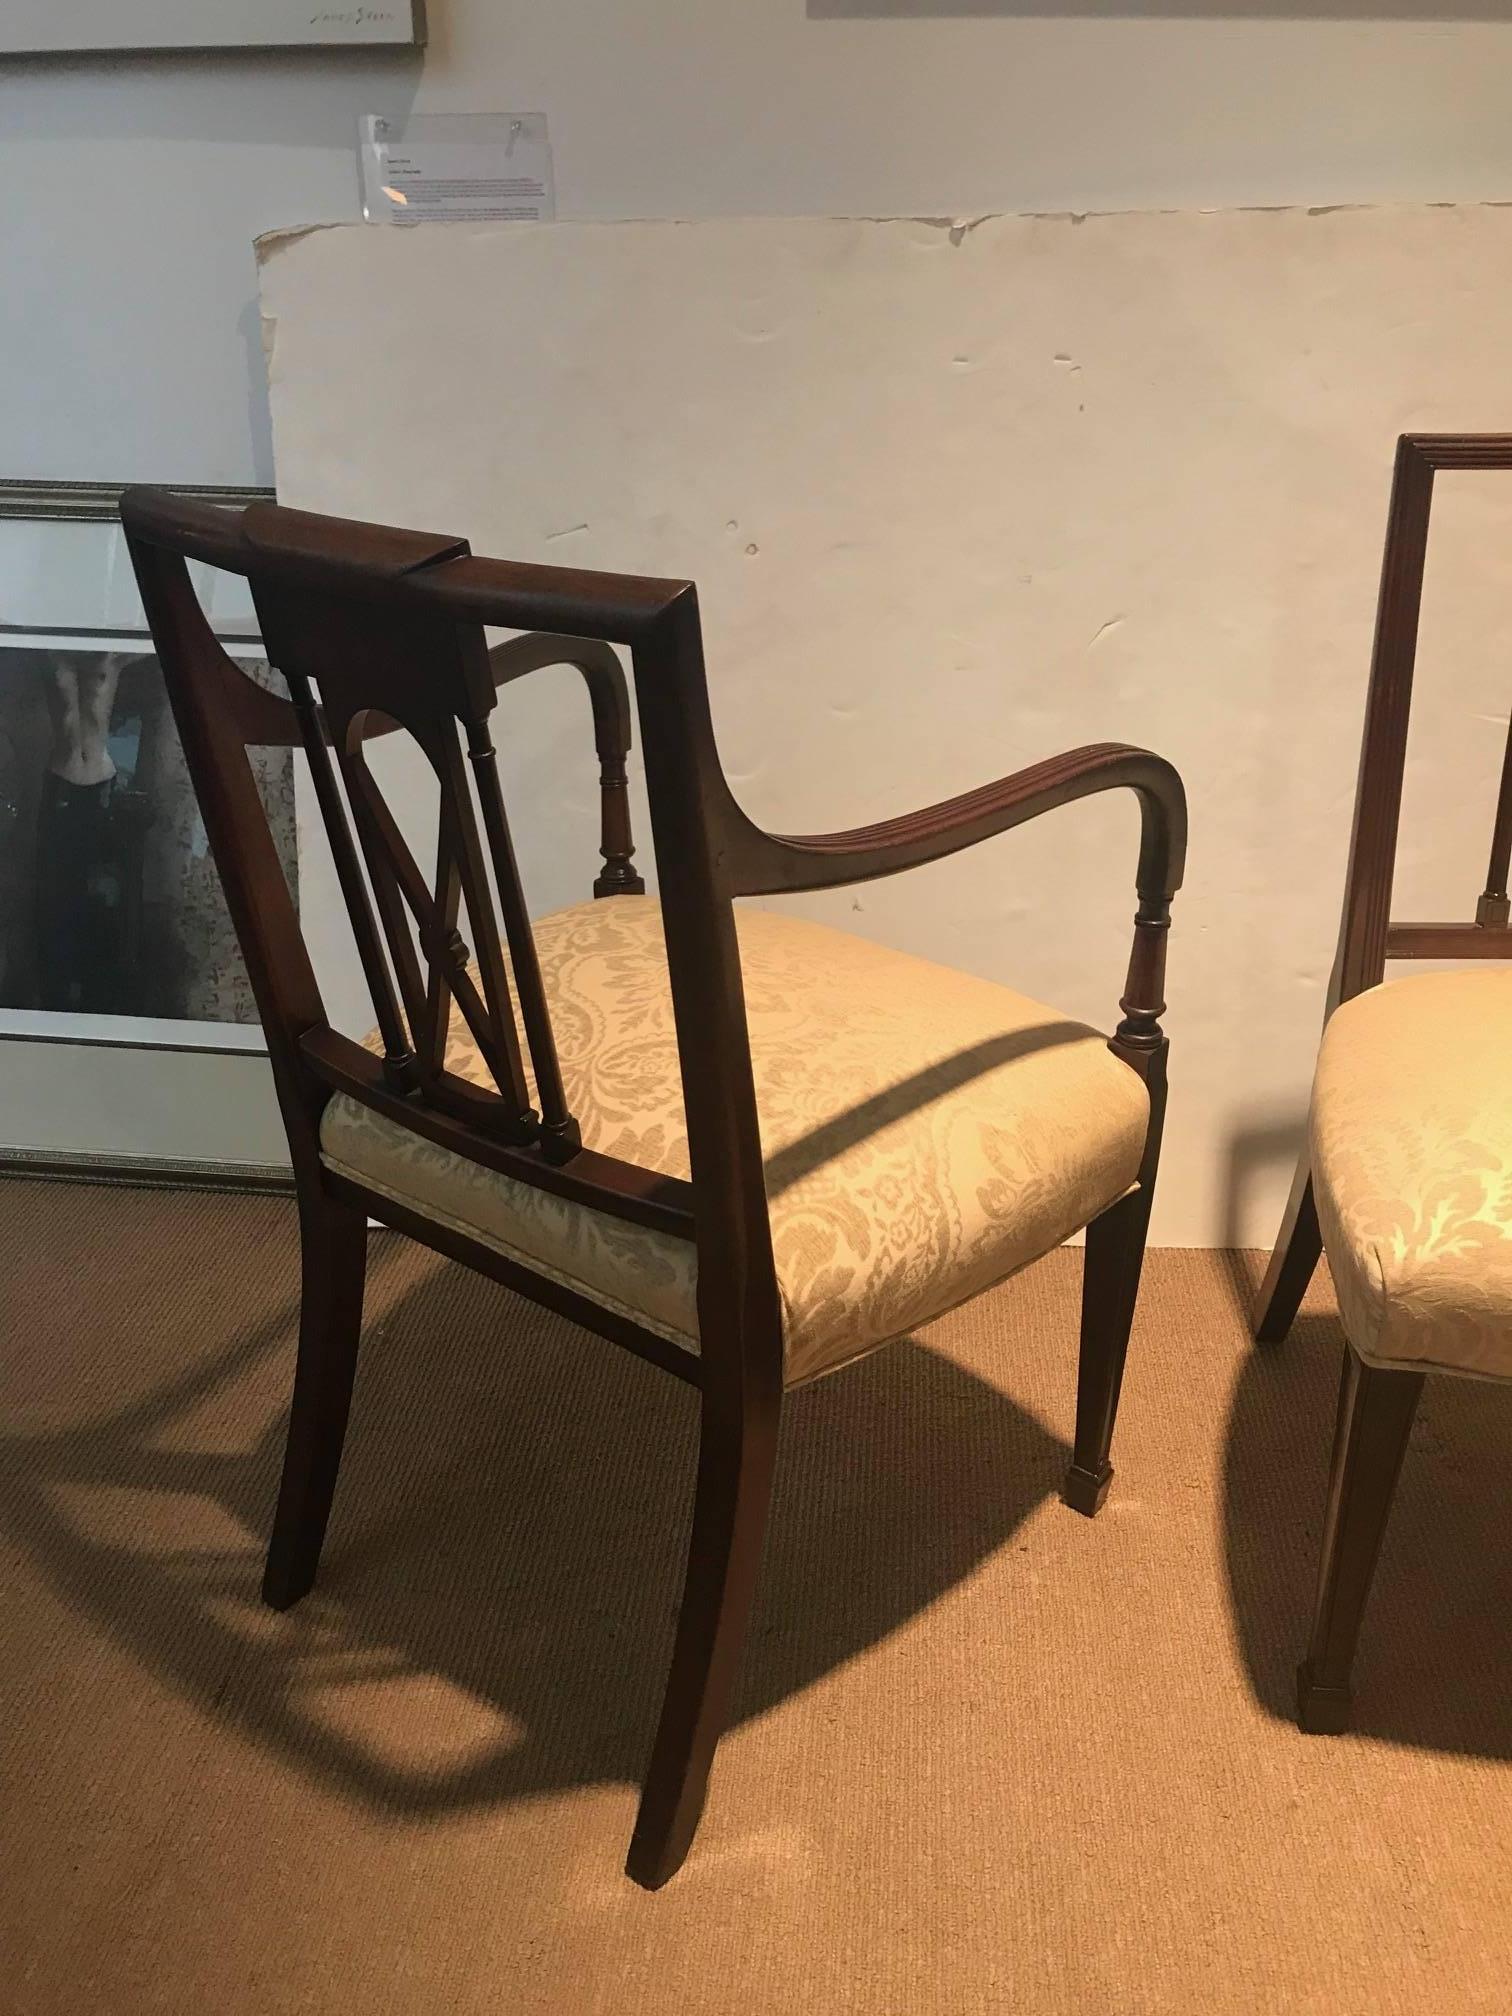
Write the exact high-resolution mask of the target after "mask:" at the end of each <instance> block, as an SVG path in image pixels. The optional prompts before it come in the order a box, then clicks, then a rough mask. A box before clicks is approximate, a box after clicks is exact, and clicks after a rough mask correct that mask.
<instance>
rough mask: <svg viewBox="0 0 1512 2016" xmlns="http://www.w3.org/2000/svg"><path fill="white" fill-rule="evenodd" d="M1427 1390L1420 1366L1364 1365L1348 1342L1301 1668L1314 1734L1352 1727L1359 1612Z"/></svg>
mask: <svg viewBox="0 0 1512 2016" xmlns="http://www.w3.org/2000/svg"><path fill="white" fill-rule="evenodd" d="M1422 1390H1423V1374H1422V1373H1421V1372H1388V1371H1382V1370H1380V1369H1379V1368H1378V1367H1375V1366H1371V1365H1363V1364H1361V1362H1360V1360H1359V1359H1358V1358H1357V1357H1356V1356H1355V1354H1354V1352H1353V1351H1352V1350H1350V1348H1349V1347H1348V1345H1346V1346H1345V1347H1344V1375H1343V1378H1342V1380H1341V1381H1340V1384H1339V1420H1338V1428H1337V1430H1336V1432H1335V1435H1334V1450H1333V1471H1332V1474H1331V1475H1330V1477H1329V1482H1328V1511H1327V1514H1326V1516H1325V1519H1324V1523H1323V1560H1322V1565H1321V1567H1320V1568H1319V1571H1318V1598H1317V1606H1316V1609H1315V1611H1314V1614H1313V1628H1312V1642H1311V1644H1310V1645H1309V1647H1308V1653H1307V1658H1306V1659H1305V1660H1304V1661H1303V1663H1302V1665H1301V1666H1300V1667H1299V1668H1298V1671H1297V1722H1298V1725H1299V1726H1300V1727H1301V1728H1303V1729H1305V1730H1307V1731H1309V1732H1310V1733H1311V1734H1315V1735H1337V1734H1338V1732H1339V1731H1340V1730H1341V1729H1347V1728H1348V1727H1349V1710H1350V1699H1351V1697H1350V1687H1349V1674H1350V1668H1351V1667H1352V1666H1353V1664H1354V1655H1355V1645H1356V1642H1357V1641H1358V1639H1359V1635H1360V1619H1361V1617H1362V1616H1363V1615H1364V1612H1365V1599H1366V1597H1367V1596H1368V1595H1369V1594H1370V1583H1371V1578H1372V1577H1373V1576H1374V1574H1375V1566H1376V1561H1377V1559H1378V1558H1379V1555H1380V1551H1381V1540H1382V1537H1383V1535H1384V1534H1385V1531H1386V1520H1387V1516H1388V1515H1389V1513H1390V1511H1391V1500H1392V1496H1393V1494H1394V1492H1395V1491H1396V1483H1397V1477H1398V1475H1399V1474H1400V1472H1401V1468H1402V1456H1403V1453H1404V1452H1405V1450H1406V1447H1407V1436H1408V1433H1409V1431H1410V1430H1411V1427H1412V1417H1413V1415H1414V1414H1415V1413H1416V1412H1417V1404H1418V1396H1419V1395H1420V1394H1421V1393H1422Z"/></svg>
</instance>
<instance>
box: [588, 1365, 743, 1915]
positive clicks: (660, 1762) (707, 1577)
mask: <svg viewBox="0 0 1512 2016" xmlns="http://www.w3.org/2000/svg"><path fill="white" fill-rule="evenodd" d="M762 1411H763V1413H764V1414H766V1415H768V1416H769V1418H764V1419H760V1420H756V1421H752V1420H750V1419H749V1418H748V1419H747V1420H746V1423H745V1425H744V1427H743V1428H736V1429H731V1428H729V1427H721V1425H720V1424H719V1423H718V1422H716V1421H715V1420H714V1419H713V1418H712V1417H711V1410H710V1408H709V1407H708V1405H707V1403H706V1404H705V1408H704V1420H703V1428H702V1434H701V1439H700V1443H699V1451H698V1489H697V1495H696V1498H695V1501H694V1507H693V1532H692V1536H691V1539H690V1541H689V1545H688V1572H687V1580H686V1582H685V1584H684V1588H683V1602H682V1610H681V1613H680V1614H679V1616H678V1620H677V1637H676V1641H675V1643H674V1645H673V1648H672V1666H671V1670H670V1672H669V1674H668V1676H667V1691H666V1695H665V1697H664V1699H663V1702H662V1712H661V1722H660V1724H659V1726H658V1728H657V1731H656V1741H655V1743H654V1744H653V1745H652V1749H651V1762H650V1766H649V1768H648V1769H647V1772H646V1779H645V1784H644V1786H643V1788H642V1791H641V1801H640V1810H639V1812H638V1813H637V1814H636V1818H635V1832H634V1834H633V1836H632V1837H631V1841H630V1853H629V1855H628V1857H627V1858H626V1862H625V1873H626V1875H627V1876H630V1877H632V1878H633V1879H634V1880H635V1881H636V1882H637V1883H639V1884H642V1885H643V1886H644V1887H645V1888H646V1889H648V1890H656V1889H659V1888H660V1886H661V1885H662V1884H663V1883H665V1882H666V1881H667V1879H668V1877H669V1876H675V1875H676V1873H677V1871H678V1870H679V1869H680V1868H681V1867H682V1864H683V1860H684V1858H685V1857H686V1855H687V1853H688V1849H689V1848H690V1847H691V1846H692V1842H693V1836H694V1833H695V1832H696V1831H697V1828H698V1822H699V1819H700V1817H701V1815H702V1813H703V1804H704V1794H705V1792H706V1790H707V1788H708V1781H709V1770H710V1767H711V1765H712V1764H713V1762H714V1750H715V1746H716V1745H717V1744H718V1742H719V1738H720V1736H721V1735H722V1734H723V1732H724V1726H725V1721H726V1718H727V1716H728V1714H729V1709H730V1697H731V1694H732V1691H733V1689H734V1684H735V1677H736V1673H737V1671H738V1670H739V1665H740V1654H741V1649H742V1647H743V1645H744V1643H745V1635H746V1626H747V1623H748V1622H749V1620H750V1614H751V1603H752V1599H753V1598H754V1596H755V1592H756V1580H757V1575H758V1572H759V1570H760V1566H761V1548H762V1542H763V1540H764V1538H765V1535H766V1519H767V1507H768V1505H769V1503H770V1501H771V1491H772V1471H773V1467H774V1463H775V1458H776V1446H777V1414H778V1405H777V1403H776V1401H775V1400H774V1401H773V1402H772V1404H771V1406H770V1408H769V1409H764V1410H762Z"/></svg>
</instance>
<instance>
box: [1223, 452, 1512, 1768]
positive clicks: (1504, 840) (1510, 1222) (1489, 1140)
mask: <svg viewBox="0 0 1512 2016" xmlns="http://www.w3.org/2000/svg"><path fill="white" fill-rule="evenodd" d="M1439 469H1512V435H1496V434H1448V435H1443V434H1416V435H1403V436H1402V438H1401V439H1400V441H1399V442H1398V443H1397V456H1396V472H1395V477H1394V480H1393V483H1392V491H1391V505H1390V511H1389V514H1388V518H1387V527H1386V548H1385V554H1384V557H1383V560H1382V563H1381V590H1380V599H1379V603H1378V606H1377V611H1376V633H1375V648H1374V654H1373V657H1372V660H1371V669H1370V690H1369V696H1368V699H1367V701H1366V710H1365V733H1364V740H1363V743H1362V745H1361V751H1360V771H1359V784H1358V789H1357V793H1356V797H1355V812H1354V832H1353V837H1352V839H1351V842H1350V851H1349V866H1348V869H1347V871H1346V875H1345V886H1344V914H1343V921H1342V924H1341V926H1340V931H1339V949H1338V956H1337V959H1336V960H1335V963H1334V969H1333V977H1332V980H1331V982H1330V985H1329V992H1328V1005H1327V1010H1326V1026H1325V1029H1324V1034H1323V1042H1322V1047H1321V1049H1320V1051H1319V1056H1318V1068H1317V1075H1316V1078H1315V1079H1314V1083H1313V1099H1312V1116H1311V1123H1310V1138H1309V1141H1308V1144H1307V1145H1306V1146H1305V1147H1304V1149H1303V1152H1302V1156H1301V1159H1300V1161H1299V1163H1298V1165H1297V1173H1296V1179H1295V1181H1294V1183H1293V1185H1292V1192H1291V1198H1290V1201H1289V1203H1288V1205H1287V1210H1286V1216H1285V1219H1284V1220H1283V1222H1282V1226H1281V1231H1280V1233H1279V1235H1278V1237H1277V1240H1276V1246H1275V1250H1274V1252H1273V1253H1272V1254H1271V1259H1270V1265H1269V1268H1268V1269H1267V1271H1266V1275H1265V1280H1264V1282H1263V1284H1262V1286H1261V1290H1260V1298H1259V1305H1258V1308H1257V1311H1256V1317H1255V1335H1256V1336H1257V1338H1259V1339H1260V1341H1261V1342H1262V1343H1276V1342H1279V1341H1280V1340H1281V1339H1282V1338H1284V1337H1285V1335H1286V1333H1287V1331H1288V1330H1289V1329H1290V1328H1291V1325H1292V1320H1293V1318H1294V1317H1295V1316H1296V1313H1297V1309H1298V1306H1299V1305H1300V1303H1301V1300H1302V1297H1303V1295H1304V1293H1305V1292H1306V1289H1307V1284H1308V1282H1309V1280H1310V1279H1311V1278H1312V1274H1313V1271H1314V1269H1315V1268H1316V1267H1317V1264H1318V1259H1319V1256H1320V1254H1321V1253H1322V1252H1323V1251H1324V1250H1325V1248H1326V1250H1327V1253H1328V1258H1329V1265H1330V1268H1331V1270H1332V1273H1333V1279H1334V1287H1335V1291H1336V1293H1337V1295H1338V1301H1339V1311H1340V1315H1341V1317H1342V1319H1343V1324H1344V1332H1345V1339H1346V1342H1345V1348H1344V1370H1343V1378H1342V1382H1341V1385H1340V1390H1339V1412H1338V1421H1337V1427H1336V1431H1335V1438H1334V1451H1333V1468H1332V1474H1331V1477H1330V1481H1329V1487H1328V1506H1327V1512H1326V1515H1325V1520H1324V1531H1323V1558H1322V1563H1321V1566H1320V1569H1319V1575H1318V1592H1317V1600H1316V1604H1315V1608H1314V1614H1313V1626H1312V1638H1311V1643H1310V1645H1309V1648H1308V1655H1307V1658H1306V1660H1305V1661H1304V1662H1303V1664H1302V1666H1301V1668H1300V1669H1299V1671H1298V1675H1297V1716H1298V1721H1299V1722H1300V1724H1301V1726H1302V1728H1303V1729H1305V1730H1309V1731H1313V1732H1319V1733H1329V1734H1332V1733H1336V1732H1338V1731H1340V1730H1342V1729H1345V1728H1347V1727H1348V1724H1349V1717H1350V1711H1351V1706H1352V1695H1351V1688H1350V1675H1351V1671H1352V1668H1353V1664H1354V1655H1355V1647H1356V1644H1357V1642H1358V1639H1359V1633H1360V1624H1361V1619H1362V1617H1363V1614H1364V1609H1365V1601H1366V1598H1367V1596H1368V1595H1369V1592H1370V1584H1371V1581H1372V1579H1373V1578H1374V1574H1375V1567H1376V1560H1377V1556H1378V1555H1379V1552H1380V1547H1381V1541H1382V1538H1383V1536H1384V1533H1385V1530H1386V1520H1387V1516H1388V1514H1389V1512H1390V1510H1391V1500H1392V1497H1393V1495H1394V1493H1395V1490H1396V1483H1397V1477H1398V1474H1399V1472H1400V1469H1401V1464H1402V1458H1403V1454H1404V1452H1405V1450H1406V1447H1407V1437H1408V1434H1409V1432H1410V1430H1411V1427H1412V1421H1413V1416H1414V1414H1415V1412H1416V1410H1417V1404H1418V1398H1419V1396H1420V1394H1421V1392H1422V1390H1423V1381H1424V1378H1425V1376H1426V1374H1427V1373H1428V1372H1430V1371H1432V1372H1450V1373H1458V1374H1461V1375H1468V1376H1470V1377H1474V1378H1492V1379H1508V1378H1512V1071H1509V1063H1508V1060H1509V1055H1512V1050H1509V1040H1512V972H1495V973H1486V972H1480V971H1475V970H1463V971H1457V972H1449V973H1427V974H1416V975H1413V976H1412V977H1410V978H1407V979H1401V980H1393V981H1391V982H1389V983H1386V984H1384V985H1383V984H1382V983H1383V981H1384V979H1385V970H1386V962H1387V960H1388V959H1437V960H1443V959H1453V960H1467V959H1468V960H1484V959H1509V958H1512V930H1509V929H1508V909H1509V905H1508V896H1507V869H1508V863H1509V859H1512V731H1509V736H1508V741H1507V745H1506V751H1505V754H1504V756H1503V760H1502V772H1501V785H1500V790H1499V792H1498V796H1497V805H1496V813H1495V819H1494V822H1493V826H1492V834H1491V854H1490V864H1489V867H1488V869H1487V874H1486V887H1485V889H1484V891H1483V892H1482V893H1481V896H1480V898H1479V900H1478V902H1477V903H1476V908H1475V921H1474V922H1473V923H1467V924H1452V923H1438V924H1418V923H1395V922H1393V921H1392V916H1391V895H1392V881H1393V875H1394V870H1395V864H1396V848H1397V828H1398V824H1399V820H1400V816H1401V808H1402V786H1403V778H1404V773H1405V767H1406V759H1407V727H1408V717H1409V713H1410V709H1411V702H1412V681H1413V671H1414V667H1415V663H1416V657H1417V636H1418V618H1419V613H1420V610H1421V606H1422V595H1423V567H1424V561H1425V558H1426V554H1427V545H1428V519H1429V510H1430V507H1431V504H1432V501H1433V478H1434V473H1435V471H1436V470H1439Z"/></svg>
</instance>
